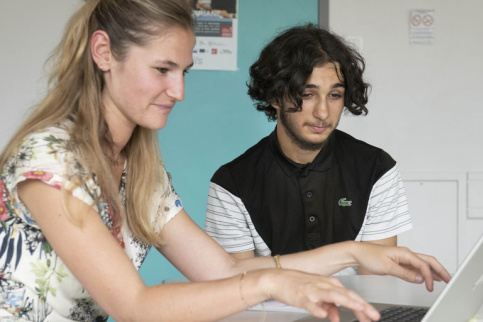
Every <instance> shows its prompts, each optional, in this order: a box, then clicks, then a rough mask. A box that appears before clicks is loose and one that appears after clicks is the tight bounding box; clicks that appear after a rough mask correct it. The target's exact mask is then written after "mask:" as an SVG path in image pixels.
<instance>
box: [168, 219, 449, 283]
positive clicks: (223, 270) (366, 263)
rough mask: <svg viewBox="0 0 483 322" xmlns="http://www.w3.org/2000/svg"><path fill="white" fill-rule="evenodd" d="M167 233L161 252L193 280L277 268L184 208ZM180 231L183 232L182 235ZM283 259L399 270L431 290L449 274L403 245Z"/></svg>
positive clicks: (325, 269)
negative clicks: (228, 243)
mask: <svg viewBox="0 0 483 322" xmlns="http://www.w3.org/2000/svg"><path fill="white" fill-rule="evenodd" d="M162 234H163V238H164V240H165V241H166V244H165V245H164V246H162V247H160V248H159V251H160V252H161V253H163V254H164V255H165V256H166V257H167V258H168V259H169V260H170V261H171V262H172V263H173V264H174V265H175V266H176V267H177V268H178V269H179V270H180V271H181V272H182V273H183V274H184V275H185V276H186V277H188V278H189V279H190V280H194V281H196V280H206V279H216V278H220V277H227V276H232V275H234V274H239V273H241V272H243V271H247V270H253V269H262V268H273V267H275V263H274V260H273V258H271V257H256V258H250V259H242V260H240V259H238V260H237V259H235V258H234V257H233V256H231V255H229V254H228V253H227V252H226V251H225V250H224V249H223V248H222V247H221V246H220V245H219V244H218V243H217V242H216V241H214V240H213V239H212V238H210V237H209V236H208V235H207V234H206V233H205V232H204V231H202V230H201V228H199V227H198V225H196V224H195V223H194V222H193V221H192V220H191V219H190V218H189V216H188V215H187V214H186V212H184V211H183V210H182V211H181V212H180V213H179V214H178V215H176V217H175V218H173V219H172V220H171V221H170V222H168V223H167V224H166V225H165V227H164V228H163V230H162ZM180 235H181V236H183V237H182V238H179V236H180ZM179 254H192V255H191V256H180V255H179ZM280 262H281V264H282V267H283V268H287V269H294V270H300V271H304V272H308V273H312V274H320V275H332V274H334V273H336V272H338V271H340V270H342V269H344V268H346V267H349V266H355V265H359V266H360V267H363V269H364V270H365V271H368V272H370V273H372V274H379V275H394V276H397V277H399V278H402V279H404V280H406V281H409V282H413V283H422V282H425V283H426V287H427V289H428V290H430V291H432V289H433V280H437V281H441V280H444V281H445V282H448V281H449V279H450V275H449V273H448V272H447V271H446V269H445V268H444V267H443V266H442V265H441V264H440V263H439V262H438V261H437V260H436V259H435V258H433V257H431V256H427V255H423V254H416V253H413V252H411V251H410V250H408V249H407V248H403V247H387V246H382V245H375V244H370V243H360V242H353V241H349V242H342V243H337V244H332V245H329V246H324V247H320V248H317V249H313V250H310V251H305V252H301V253H297V254H290V255H284V256H281V257H280Z"/></svg>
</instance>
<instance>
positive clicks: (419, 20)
mask: <svg viewBox="0 0 483 322" xmlns="http://www.w3.org/2000/svg"><path fill="white" fill-rule="evenodd" d="M409 25H410V27H409V43H411V44H432V43H433V42H434V10H429V9H428V10H412V11H411V18H410V24H409Z"/></svg>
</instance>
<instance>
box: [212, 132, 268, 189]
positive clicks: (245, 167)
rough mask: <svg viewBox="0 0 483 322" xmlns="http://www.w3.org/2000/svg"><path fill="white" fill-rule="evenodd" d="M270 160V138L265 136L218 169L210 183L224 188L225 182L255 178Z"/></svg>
mask: <svg viewBox="0 0 483 322" xmlns="http://www.w3.org/2000/svg"><path fill="white" fill-rule="evenodd" d="M271 159H273V152H272V149H271V147H270V136H267V137H264V138H263V139H261V140H260V141H259V142H258V143H256V144H255V145H253V146H251V147H250V148H248V149H247V150H246V151H245V152H244V153H243V154H241V155H240V156H238V157H236V158H235V159H233V160H232V161H230V162H228V163H226V164H224V165H222V166H221V167H219V168H218V170H217V171H216V172H215V174H214V175H213V177H212V178H211V181H212V182H214V183H217V184H221V185H223V186H224V185H226V184H227V181H232V180H235V181H240V180H246V179H248V178H249V177H253V176H255V177H256V176H258V174H259V173H260V171H263V170H262V169H263V168H264V164H268V163H269V162H270V160H271Z"/></svg>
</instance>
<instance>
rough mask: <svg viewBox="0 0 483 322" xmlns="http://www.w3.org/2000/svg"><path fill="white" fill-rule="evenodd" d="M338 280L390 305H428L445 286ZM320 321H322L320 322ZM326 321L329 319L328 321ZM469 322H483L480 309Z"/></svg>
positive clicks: (277, 315) (280, 315) (235, 320)
mask: <svg viewBox="0 0 483 322" xmlns="http://www.w3.org/2000/svg"><path fill="white" fill-rule="evenodd" d="M338 278H339V280H340V281H341V282H342V284H344V285H345V286H346V287H347V288H350V289H353V290H354V291H356V292H357V293H358V294H359V295H361V296H362V297H363V298H364V299H365V300H366V301H368V302H373V303H389V304H404V305H421V306H430V305H431V304H432V303H433V302H434V301H435V300H436V298H437V297H438V295H439V294H440V293H441V291H442V290H443V288H444V287H445V285H446V284H445V283H440V282H435V287H434V288H435V289H434V291H433V292H427V291H425V290H426V289H425V286H424V284H412V283H407V282H405V281H403V280H401V279H398V278H395V277H392V276H372V275H362V276H360V275H353V276H340V277H338ZM307 316H309V314H308V313H303V312H268V311H267V312H263V311H250V310H249V311H244V312H241V313H238V314H235V315H232V316H230V317H227V318H225V319H223V320H221V321H226V322H241V321H266V322H275V321H277V322H289V321H290V322H291V321H297V320H299V319H302V318H304V317H307ZM321 321H325V319H324V320H321ZM327 321H328V320H327ZM471 322H483V306H482V308H481V309H480V311H479V313H478V315H477V316H476V319H473V320H471Z"/></svg>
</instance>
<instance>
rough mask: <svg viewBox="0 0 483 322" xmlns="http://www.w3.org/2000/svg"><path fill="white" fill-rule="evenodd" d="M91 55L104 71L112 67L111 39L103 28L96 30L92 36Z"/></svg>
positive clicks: (98, 66)
mask: <svg viewBox="0 0 483 322" xmlns="http://www.w3.org/2000/svg"><path fill="white" fill-rule="evenodd" d="M91 55H92V59H93V60H94V63H95V64H96V65H97V68H99V69H100V70H101V71H102V72H108V71H109V70H110V69H111V62H112V61H111V59H112V58H111V57H112V56H111V41H110V39H109V35H108V34H107V33H106V32H105V31H103V30H96V31H95V32H94V33H93V34H92V37H91Z"/></svg>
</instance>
